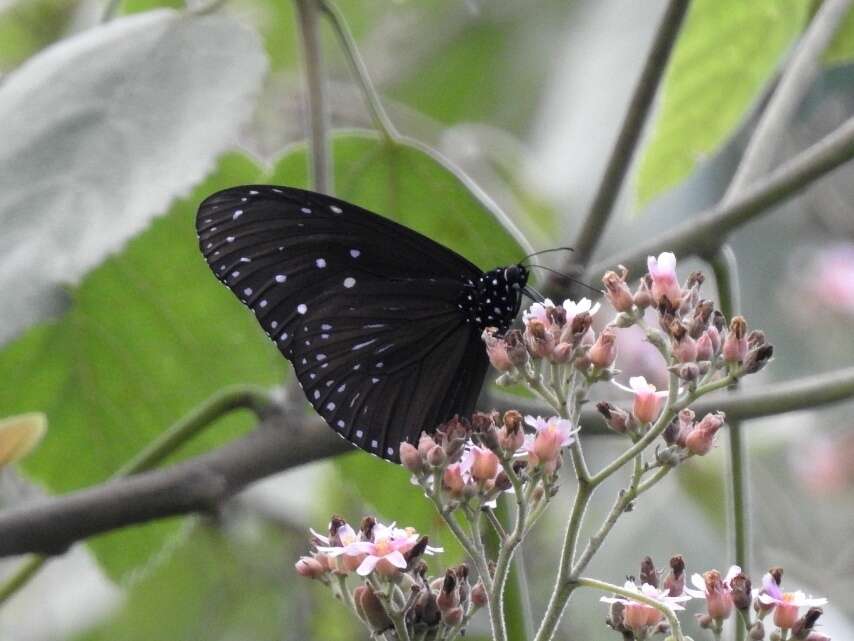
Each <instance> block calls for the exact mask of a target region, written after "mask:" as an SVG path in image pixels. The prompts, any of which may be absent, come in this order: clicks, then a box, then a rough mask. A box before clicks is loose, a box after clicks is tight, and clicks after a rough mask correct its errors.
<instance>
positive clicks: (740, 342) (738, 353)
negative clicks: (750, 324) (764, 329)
mask: <svg viewBox="0 0 854 641" xmlns="http://www.w3.org/2000/svg"><path fill="white" fill-rule="evenodd" d="M746 335H747V321H746V320H744V318H743V317H742V316H735V317H733V319H732V321H730V324H729V331H728V332H727V335H726V338H725V339H724V344H723V348H722V349H723V356H724V360H726V361H727V362H728V363H741V362H742V361H743V360H744V357H745V356H747V336H746Z"/></svg>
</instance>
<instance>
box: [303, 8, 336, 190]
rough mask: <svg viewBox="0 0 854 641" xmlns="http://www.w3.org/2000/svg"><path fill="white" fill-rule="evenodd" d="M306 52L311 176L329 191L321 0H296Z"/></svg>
mask: <svg viewBox="0 0 854 641" xmlns="http://www.w3.org/2000/svg"><path fill="white" fill-rule="evenodd" d="M294 2H295V6H296V10H297V18H298V23H299V33H300V41H301V43H302V52H303V70H304V71H305V80H306V85H307V89H308V91H307V93H306V96H307V104H306V113H307V116H308V122H309V129H310V131H311V177H312V186H313V188H314V189H315V191H320V192H323V193H329V192H330V190H331V188H332V163H331V158H330V155H331V154H330V143H329V135H328V132H329V114H328V111H327V104H326V87H325V83H324V79H323V59H322V55H321V50H320V29H319V24H318V20H317V12H318V0H294Z"/></svg>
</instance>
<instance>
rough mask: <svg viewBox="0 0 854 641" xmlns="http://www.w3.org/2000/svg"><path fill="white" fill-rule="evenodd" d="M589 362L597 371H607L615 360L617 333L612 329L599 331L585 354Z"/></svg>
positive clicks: (607, 328)
mask: <svg viewBox="0 0 854 641" xmlns="http://www.w3.org/2000/svg"><path fill="white" fill-rule="evenodd" d="M587 357H588V358H589V359H590V362H591V363H592V364H593V365H594V366H596V367H598V368H599V369H607V368H609V367H611V365H613V364H614V361H615V360H616V359H617V332H616V330H615V329H614V328H613V327H610V326H608V327H606V328H605V329H603V330H602V331H601V333H600V334H599V337H598V338H597V339H596V342H595V343H593V345H592V346H591V347H590V349H589V350H588V352H587Z"/></svg>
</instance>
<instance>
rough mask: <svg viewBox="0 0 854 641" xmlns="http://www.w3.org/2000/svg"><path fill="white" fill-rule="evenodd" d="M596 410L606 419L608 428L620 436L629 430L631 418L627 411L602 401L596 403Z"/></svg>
mask: <svg viewBox="0 0 854 641" xmlns="http://www.w3.org/2000/svg"><path fill="white" fill-rule="evenodd" d="M596 409H597V410H598V411H599V413H600V414H601V415H602V416H604V417H605V421H606V422H607V423H608V427H610V428H611V429H612V430H614V431H615V432H617V433H618V434H625V433H626V431H627V430H628V428H629V420H630V418H631V417H630V416H629V413H628V412H627V411H626V410H623V409H620V408H619V407H616V406H614V405H611V403H606V402H604V401H601V402H599V403H596Z"/></svg>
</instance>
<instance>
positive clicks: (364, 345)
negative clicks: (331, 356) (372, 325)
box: [353, 338, 377, 351]
mask: <svg viewBox="0 0 854 641" xmlns="http://www.w3.org/2000/svg"><path fill="white" fill-rule="evenodd" d="M376 342H377V339H376V338H372V339H371V340H369V341H365V342H364V343H356V344H355V345H353V350H354V351H355V350H357V349H362V348H363V347H367V346H368V345H370V344H371V343H376Z"/></svg>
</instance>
